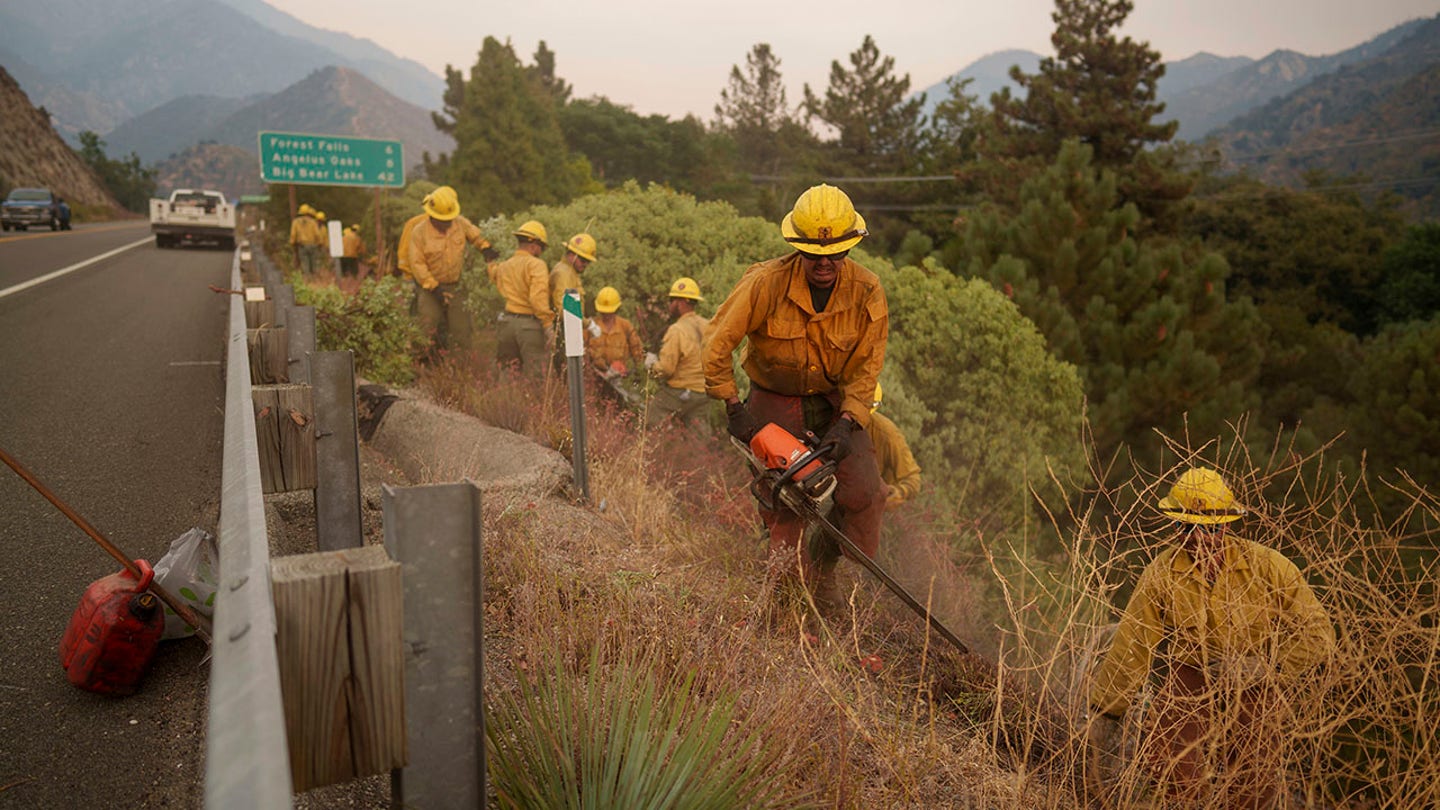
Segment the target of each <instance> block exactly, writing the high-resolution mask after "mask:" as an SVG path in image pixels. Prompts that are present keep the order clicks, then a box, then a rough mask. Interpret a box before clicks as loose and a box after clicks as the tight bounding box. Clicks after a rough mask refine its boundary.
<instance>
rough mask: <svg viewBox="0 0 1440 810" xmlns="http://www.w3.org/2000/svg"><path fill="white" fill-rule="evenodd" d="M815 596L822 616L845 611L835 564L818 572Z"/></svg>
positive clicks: (816, 604)
mask: <svg viewBox="0 0 1440 810" xmlns="http://www.w3.org/2000/svg"><path fill="white" fill-rule="evenodd" d="M814 596H815V608H816V609H817V610H819V611H820V615H821V616H826V617H832V616H836V615H837V614H841V613H843V612H844V609H845V600H844V599H843V598H842V597H841V595H840V588H839V587H838V586H837V585H836V584H835V566H834V565H829V566H826V567H824V568H822V569H821V570H819V571H818V572H816V577H815V589H814Z"/></svg>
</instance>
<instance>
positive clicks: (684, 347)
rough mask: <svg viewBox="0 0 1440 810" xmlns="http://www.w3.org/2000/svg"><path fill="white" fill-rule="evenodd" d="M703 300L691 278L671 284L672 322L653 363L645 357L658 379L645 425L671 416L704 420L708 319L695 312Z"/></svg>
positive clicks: (680, 419)
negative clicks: (658, 382)
mask: <svg viewBox="0 0 1440 810" xmlns="http://www.w3.org/2000/svg"><path fill="white" fill-rule="evenodd" d="M704 300H705V299H704V297H703V296H701V295H700V285H699V284H696V283H695V279H693V278H678V279H676V280H675V283H674V284H671V285H670V317H671V318H673V319H674V323H672V324H670V326H669V328H667V329H666V330H665V336H664V337H663V338H661V341H660V354H659V355H657V356H656V357H655V359H654V361H653V362H652V361H648V360H647V365H649V367H650V373H651V374H652V375H654V376H655V377H656V378H657V379H659V380H660V386H659V388H658V389H657V390H656V392H655V396H653V397H651V398H650V404H649V406H648V408H647V409H646V413H645V424H646V425H648V426H650V427H652V428H653V427H658V426H659V425H660V424H661V423H662V422H664V421H665V420H666V419H667V418H670V417H674V418H675V419H676V420H677V421H678V422H680V423H681V424H684V425H691V424H695V423H696V422H697V421H704V417H705V408H706V406H708V405H709V404H710V398H709V397H707V396H705V374H704V372H703V371H702V369H701V361H702V354H701V352H702V347H703V346H704V343H705V329H706V327H707V326H709V324H710V321H709V320H707V319H706V318H703V317H701V315H700V313H698V312H696V311H695V307H696V306H697V305H698V304H699V303H700V302H701V301H704Z"/></svg>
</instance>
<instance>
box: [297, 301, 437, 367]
mask: <svg viewBox="0 0 1440 810" xmlns="http://www.w3.org/2000/svg"><path fill="white" fill-rule="evenodd" d="M290 280H291V282H292V283H293V284H294V287H295V303H296V304H299V305H302V306H304V305H309V306H313V307H315V345H316V346H317V347H318V348H319V349H320V350H321V351H338V350H342V349H349V350H350V351H351V352H354V354H355V373H356V374H357V375H359V376H362V377H365V378H366V379H369V380H371V381H372V382H378V383H388V384H391V385H405V384H407V383H409V382H410V381H411V380H413V379H414V378H415V369H414V361H415V359H416V358H417V357H419V356H420V353H421V351H422V350H423V349H424V348H425V347H426V346H427V345H428V344H429V341H428V340H427V339H426V337H425V334H424V333H423V332H421V330H420V325H419V323H418V322H417V321H416V320H415V318H414V317H413V316H411V314H410V298H411V295H412V292H411V291H412V285H411V284H410V282H409V281H406V280H404V279H400V278H396V277H394V276H387V277H384V278H380V279H374V278H369V279H366V280H365V281H364V283H362V284H361V285H360V289H359V290H357V291H356V292H355V294H354V295H346V294H345V293H344V292H342V291H340V290H339V289H338V288H336V287H334V286H331V285H310V284H306V283H304V282H302V281H300V280H299V279H298V277H295V276H292V277H291V279H290Z"/></svg>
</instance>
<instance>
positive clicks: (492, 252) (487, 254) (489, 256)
mask: <svg viewBox="0 0 1440 810" xmlns="http://www.w3.org/2000/svg"><path fill="white" fill-rule="evenodd" d="M480 258H482V259H484V260H485V263H486V264H489V263H491V262H493V261H497V260H498V259H499V258H500V251H498V250H496V249H495V248H493V247H483V248H481V249H480Z"/></svg>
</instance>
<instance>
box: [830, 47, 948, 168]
mask: <svg viewBox="0 0 1440 810" xmlns="http://www.w3.org/2000/svg"><path fill="white" fill-rule="evenodd" d="M909 95H910V75H909V74H906V75H904V76H896V75H895V58H894V57H893V56H881V54H880V49H879V47H877V46H876V44H875V40H874V39H873V38H871V37H870V36H869V35H868V34H867V35H866V36H865V40H864V41H863V42H862V43H860V47H859V49H857V50H855V51H854V52H852V53H851V54H850V68H849V69H846V68H845V67H843V66H842V65H841V64H840V63H839V62H838V61H835V62H831V63H830V86H829V87H828V88H826V90H825V96H824V97H823V98H821V97H820V96H817V95H816V94H815V93H814V91H812V90H811V89H810V85H808V84H807V85H805V102H804V108H805V113H806V115H807V116H809V117H810V118H812V119H818V120H819V121H820V122H821V123H823V124H826V125H827V126H829V127H831V128H833V129H834V130H835V132H836V133H837V138H836V140H835V142H834V146H835V147H836V154H835V157H836V158H837V160H838V163H839V168H842V169H843V170H845V171H851V172H857V173H860V174H870V175H884V174H903V173H905V172H906V171H907V170H911V169H912V168H913V166H914V164H915V159H916V156H917V154H918V153H919V152H920V148H921V128H922V126H923V125H924V120H925V119H924V116H923V115H922V114H921V110H922V109H924V106H925V95H924V94H923V93H922V94H920V95H919V96H917V97H915V98H909Z"/></svg>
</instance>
